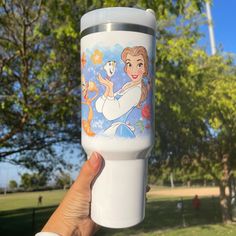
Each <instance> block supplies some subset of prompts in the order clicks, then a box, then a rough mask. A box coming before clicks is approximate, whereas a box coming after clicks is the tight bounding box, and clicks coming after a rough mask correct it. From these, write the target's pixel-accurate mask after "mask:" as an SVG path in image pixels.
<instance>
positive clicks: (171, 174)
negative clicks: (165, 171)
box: [170, 172, 175, 188]
mask: <svg viewBox="0 0 236 236" xmlns="http://www.w3.org/2000/svg"><path fill="white" fill-rule="evenodd" d="M170 185H171V188H174V187H175V184H174V177H173V173H172V172H171V173H170Z"/></svg>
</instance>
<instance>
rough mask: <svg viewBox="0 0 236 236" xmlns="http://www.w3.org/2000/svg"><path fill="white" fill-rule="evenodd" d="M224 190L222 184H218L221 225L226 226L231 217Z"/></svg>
mask: <svg viewBox="0 0 236 236" xmlns="http://www.w3.org/2000/svg"><path fill="white" fill-rule="evenodd" d="M225 190H226V186H224V184H220V207H221V213H222V221H223V223H226V224H227V223H229V222H230V221H231V217H230V207H229V201H228V197H227V195H226V192H225Z"/></svg>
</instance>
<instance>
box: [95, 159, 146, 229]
mask: <svg viewBox="0 0 236 236" xmlns="http://www.w3.org/2000/svg"><path fill="white" fill-rule="evenodd" d="M146 176H147V159H137V160H105V165H104V168H103V169H102V171H101V173H100V175H99V176H98V178H97V180H96V181H95V182H94V185H93V187H92V202H91V218H92V220H93V221H94V222H96V223H97V224H99V225H101V226H105V227H109V228H126V227H130V226H133V225H136V224H138V223H140V222H141V221H142V220H143V218H144V215H145V192H146Z"/></svg>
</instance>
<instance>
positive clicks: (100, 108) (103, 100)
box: [95, 95, 107, 113]
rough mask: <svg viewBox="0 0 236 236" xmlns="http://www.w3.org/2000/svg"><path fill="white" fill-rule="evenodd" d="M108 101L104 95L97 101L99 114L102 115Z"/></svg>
mask: <svg viewBox="0 0 236 236" xmlns="http://www.w3.org/2000/svg"><path fill="white" fill-rule="evenodd" d="M106 99H107V98H106V97H105V96H104V95H103V96H101V97H99V98H98V99H97V101H96V103H95V107H96V110H97V112H100V113H102V110H103V105H104V103H105V101H106Z"/></svg>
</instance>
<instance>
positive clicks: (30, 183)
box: [21, 173, 48, 190]
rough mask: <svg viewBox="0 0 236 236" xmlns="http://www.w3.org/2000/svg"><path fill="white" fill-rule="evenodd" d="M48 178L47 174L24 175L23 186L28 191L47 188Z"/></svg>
mask: <svg viewBox="0 0 236 236" xmlns="http://www.w3.org/2000/svg"><path fill="white" fill-rule="evenodd" d="M47 181H48V177H47V175H46V174H45V173H40V174H38V173H33V174H29V173H24V174H22V175H21V186H22V187H23V188H24V189H26V190H32V189H37V188H40V187H45V186H46V184H47Z"/></svg>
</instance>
